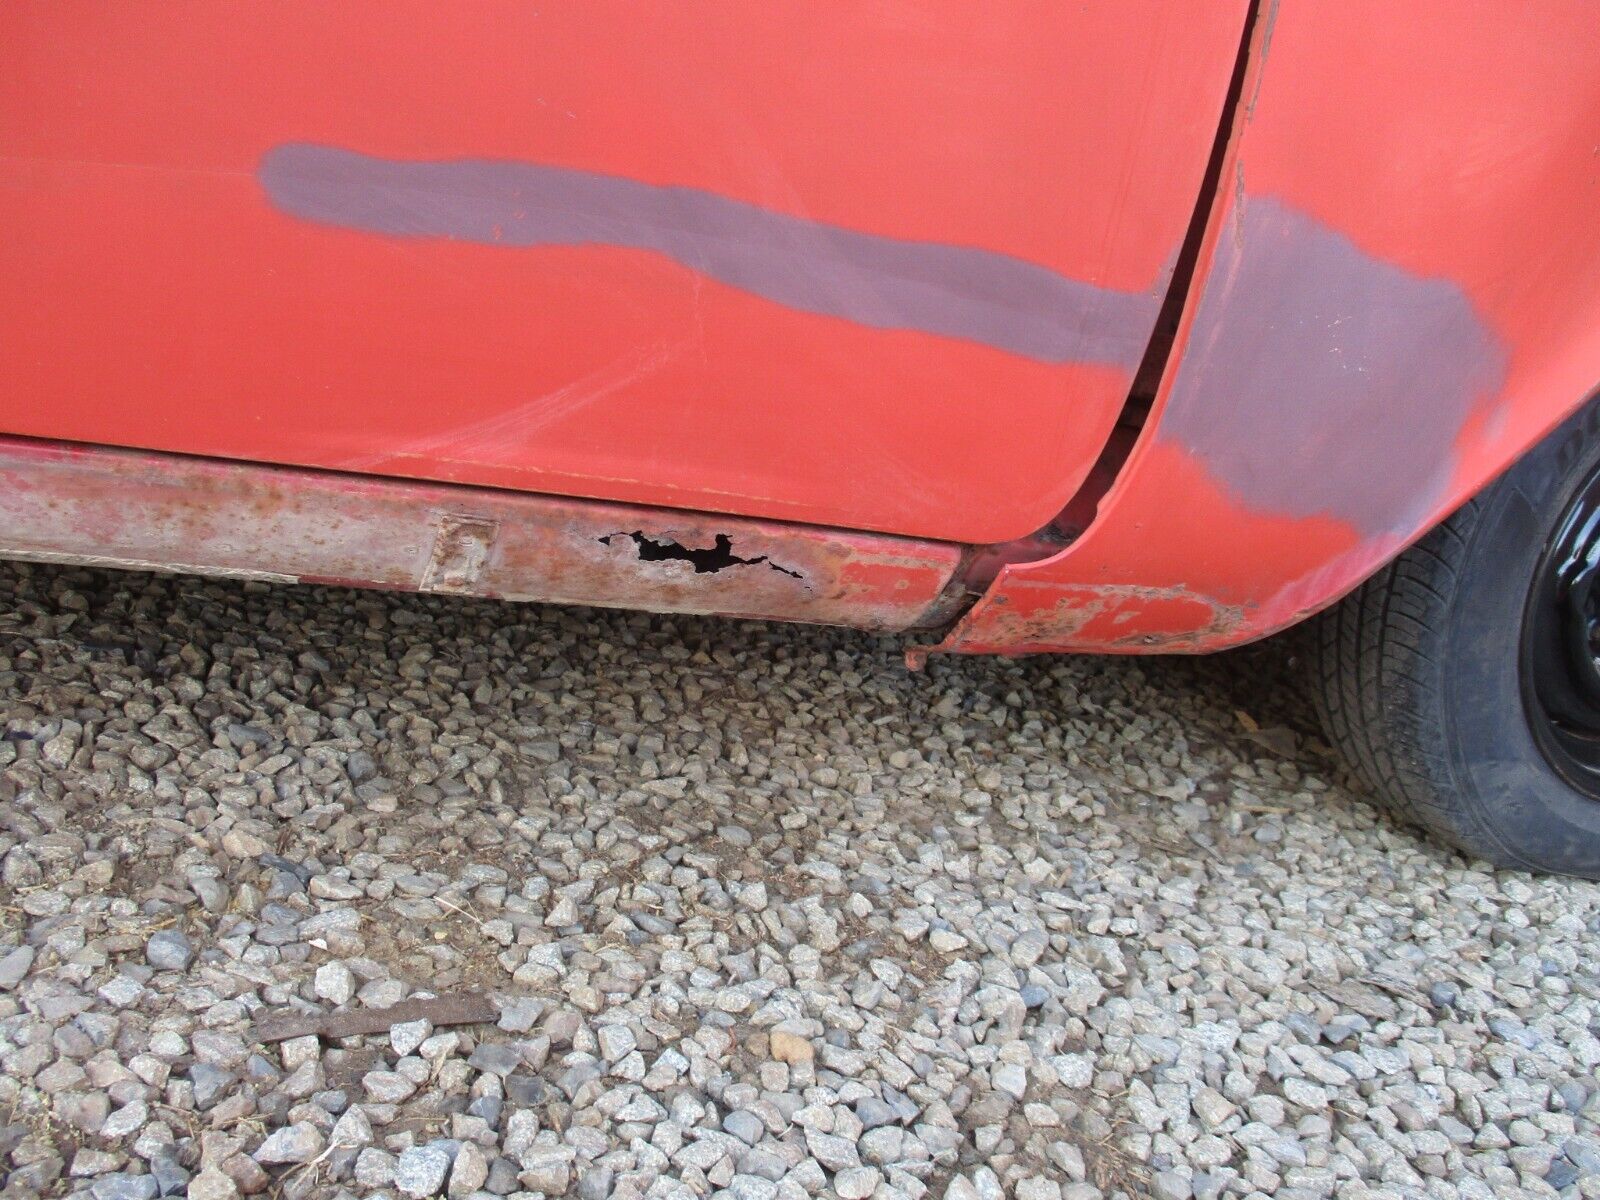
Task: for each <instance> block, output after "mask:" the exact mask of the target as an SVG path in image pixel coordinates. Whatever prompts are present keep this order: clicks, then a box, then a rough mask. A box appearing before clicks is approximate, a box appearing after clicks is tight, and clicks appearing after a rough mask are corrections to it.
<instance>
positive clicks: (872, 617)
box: [0, 437, 961, 631]
mask: <svg viewBox="0 0 1600 1200" xmlns="http://www.w3.org/2000/svg"><path fill="white" fill-rule="evenodd" d="M0 558H15V559H23V560H34V561H44V562H59V563H76V564H81V565H86V566H105V567H124V568H133V569H146V570H172V571H186V572H193V573H197V574H203V575H217V576H227V577H233V578H244V579H257V580H266V581H273V582H305V583H327V584H345V585H351V586H359V587H377V588H387V589H394V590H400V591H417V592H438V593H444V594H453V595H465V596H486V597H495V598H499V599H506V600H538V601H549V602H553V603H564V604H586V605H600V606H605V607H619V608H637V609H645V610H649V611H654V612H675V613H705V614H716V615H721V616H736V617H757V618H769V619H773V620H783V621H808V622H818V623H822V624H830V625H847V626H852V627H855V628H860V629H867V630H878V631H898V630H904V629H909V628H912V627H915V626H919V625H922V624H925V623H926V622H927V621H928V620H929V619H930V613H933V614H936V613H937V612H938V611H939V609H938V605H939V604H940V600H941V596H942V594H943V592H944V590H945V588H946V585H947V584H948V583H949V581H950V579H951V576H952V574H953V573H954V571H955V568H956V565H957V563H958V562H959V560H960V558H961V550H960V548H959V547H957V546H952V545H947V544H944V543H938V542H922V541H917V540H914V539H910V538H898V537H891V536H888V535H884V534H872V533H851V532H847V531H843V530H825V529H817V528H814V527H809V526H803V525H790V524H785V523H783V522H779V521H764V520H752V519H748V518H740V517H723V516H715V515H710V514H696V513H686V512H678V511H673V510H667V509H656V508H645V507H641V506H638V505H627V504H612V503H602V502H598V501H588V500H573V499H568V498H564V497H556V496H542V495H530V494H527V493H521V492H510V491H500V490H496V489H492V488H481V487H468V486H462V485H454V484H435V483H420V482H415V481H409V480H397V479H383V478H373V477H371V476H360V475H350V474H339V473H334V472H325V471H309V470H304V469H301V468H294V467H275V466H261V465H258V464H251V463H237V462H228V461H222V460H215V459H202V458H189V457H183V456H179V455H170V454H154V453H147V452H143V451H136V450H121V449H111V448H107V447H89V446H78V445H72V444H67V443H59V442H42V441H35V440H31V439H26V438H12V437H0Z"/></svg>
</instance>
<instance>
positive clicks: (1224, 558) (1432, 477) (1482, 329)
mask: <svg viewBox="0 0 1600 1200" xmlns="http://www.w3.org/2000/svg"><path fill="white" fill-rule="evenodd" d="M1597 214H1600V20H1597V19H1596V14H1595V10H1594V8H1593V6H1592V5H1589V4H1585V3H1576V2H1574V3H1557V2H1554V0H1548V2H1540V3H1531V4H1521V5H1515V6H1511V7H1507V6H1505V5H1503V4H1495V3H1488V2H1477V3H1467V4H1463V3H1461V2H1460V0H1437V2H1433V0H1430V2H1427V3H1412V4H1401V5H1395V4H1386V3H1380V2H1378V0H1357V2H1351V0H1346V2H1343V3H1339V4H1328V3H1321V2H1312V0H1283V3H1281V4H1276V3H1274V4H1269V5H1267V6H1265V7H1264V9H1263V12H1262V16H1261V19H1260V21H1259V22H1258V26H1257V29H1256V36H1255V47H1254V50H1253V54H1252V61H1251V63H1250V67H1249V73H1248V76H1247V78H1246V80H1245V86H1244V92H1243V99H1242V102H1241V104H1240V106H1239V109H1238V113H1237V120H1236V127H1235V131H1234V137H1233V142H1232V145H1231V147H1230V150H1229V153H1228V157H1227V160H1226V162H1225V163H1224V171H1223V183H1222V189H1221V193H1220V195H1219V197H1218V201H1217V205H1216V207H1215V209H1214V210H1213V213H1212V219H1211V221H1210V225H1209V228H1208V230H1207V234H1206V238H1205V242H1204V244H1203V247H1202V252H1201V256H1200V260H1199V266H1198V269H1197V273H1196V287H1195V288H1194V290H1193V292H1192V293H1191V295H1190V298H1189V303H1188V307H1187V309H1186V311H1185V313H1184V316H1183V320H1182V324H1181V326H1180V331H1179V341H1178V344H1177V347H1176V352H1175V353H1174V355H1173V357H1172V359H1171V361H1170V362H1169V365H1168V370H1167V372H1166V375H1165V377H1164V378H1163V379H1162V381H1161V387H1160V392H1159V395H1158V397H1157V403H1156V407H1155V410H1154V413H1153V416H1152V419H1151V420H1150V422H1149V424H1148V425H1147V426H1146V428H1145V430H1144V432H1143V435H1142V438H1141V441H1140V443H1139V445H1138V446H1137V448H1136V449H1135V451H1134V454H1133V456H1132V458H1131V460H1130V461H1129V463H1128V465H1127V467H1126V469H1125V470H1124V472H1123V473H1122V475H1121V476H1120V477H1119V479H1118V481H1117V483H1116V484H1115V485H1114V486H1113V488H1112V490H1111V491H1110V493H1109V494H1108V495H1107V496H1106V497H1105V499H1104V500H1103V501H1102V503H1101V505H1100V509H1099V513H1098V516H1097V517H1096V519H1095V520H1094V522H1093V523H1092V525H1091V526H1090V528H1089V530H1088V532H1087V533H1086V534H1085V536H1083V537H1082V538H1081V539H1080V540H1079V541H1077V542H1075V543H1074V544H1073V545H1071V546H1070V547H1068V548H1067V549H1065V550H1063V551H1062V552H1060V553H1059V554H1057V555H1056V556H1054V557H1053V558H1049V559H1045V560H1043V561H1038V562H1031V563H1026V564H1020V565H1013V566H1010V567H1008V568H1006V569H1005V570H1004V571H1002V573H1001V574H1000V576H999V578H998V579H997V580H996V582H995V583H994V585H993V587H992V588H991V589H990V591H989V593H988V594H987V595H986V596H985V597H984V598H983V600H981V601H980V602H979V604H978V605H977V607H975V608H974V609H973V610H972V611H971V612H970V613H969V614H968V616H967V617H966V619H965V620H964V621H963V622H962V623H961V625H960V627H959V628H958V629H957V630H956V631H955V632H954V633H953V634H952V635H951V636H950V637H949V638H948V639H947V640H946V642H945V643H944V646H943V647H942V648H943V649H951V650H959V651H967V652H974V653H978V652H985V651H1000V652H1006V653H1019V652H1028V651H1038V650H1089V651H1128V652H1136V651H1153V650H1181V651H1200V650H1214V649H1220V648H1222V647H1225V646H1229V645H1234V644H1237V643H1240V642H1244V641H1248V640H1250V639H1252V638H1257V637H1260V636H1263V635H1265V634H1268V633H1271V632H1273V631H1274V630H1277V629H1280V628H1283V627H1284V626H1286V625H1289V624H1290V623H1292V622H1293V621H1295V620H1296V619H1297V618H1299V617H1301V616H1303V615H1305V614H1307V613H1309V612H1312V611H1314V610H1316V609H1317V608H1319V607H1322V606H1324V605H1327V604H1329V603H1331V602H1332V601H1333V600H1334V599H1336V598H1337V597H1339V596H1340V595H1342V594H1343V593H1344V592H1346V591H1348V590H1349V589H1351V588H1352V587H1354V586H1355V585H1356V584H1357V583H1359V582H1360V581H1361V580H1362V579H1364V578H1365V577H1367V576H1368V575H1369V574H1371V573H1372V572H1373V571H1374V570H1376V569H1377V568H1378V567H1379V566H1380V565H1381V564H1382V563H1384V562H1385V561H1387V560H1388V559H1389V558H1391V557H1392V556H1393V555H1394V554H1396V553H1397V552H1398V551H1399V550H1400V549H1401V548H1402V547H1403V546H1405V545H1406V544H1407V543H1408V542H1410V541H1412V540H1414V539H1415V538H1416V537H1418V536H1420V535H1421V534H1422V533H1423V532H1424V531H1426V530H1427V529H1429V528H1430V527H1431V526H1432V525H1433V524H1435V523H1436V522H1437V521H1438V520H1440V519H1442V518H1443V517H1444V516H1445V515H1446V514H1448V513H1449V512H1450V511H1451V510H1452V509H1454V508H1455V507H1456V506H1458V505H1459V504H1460V503H1461V502H1462V501H1463V500H1464V499H1466V498H1467V497H1469V496H1471V495H1472V494H1473V493H1474V492H1476V491H1477V490H1478V489H1479V488H1480V487H1482V486H1483V484H1484V483H1485V482H1487V481H1488V480H1489V479H1491V478H1492V477H1493V476H1494V475H1496V474H1497V473H1498V472H1499V471H1501V470H1502V469H1503V468H1504V467H1505V466H1506V465H1507V464H1508V463H1509V462H1511V461H1513V460H1514V459H1515V458H1516V457H1517V456H1518V455H1519V454H1521V453H1522V452H1523V451H1524V450H1525V449H1526V448H1527V447H1528V446H1530V445H1531V444H1533V443H1534V442H1536V441H1537V440H1538V439H1539V438H1540V437H1541V436H1542V435H1543V434H1544V433H1545V432H1546V431H1548V430H1549V429H1550V428H1552V427H1553V426H1554V425H1556V424H1557V423H1558V422H1559V421H1560V420H1561V419H1562V418H1563V417H1564V416H1566V415H1567V414H1568V413H1570V412H1571V411H1572V410H1573V409H1574V408H1576V407H1577V406H1578V405H1579V404H1580V403H1581V402H1582V401H1583V400H1584V399H1585V398H1586V397H1587V396H1588V395H1590V394H1591V393H1592V392H1593V390H1594V389H1595V387H1596V384H1597V382H1600V219H1597Z"/></svg>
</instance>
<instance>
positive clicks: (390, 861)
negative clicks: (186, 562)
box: [0, 567, 1600, 1200]
mask: <svg viewBox="0 0 1600 1200" xmlns="http://www.w3.org/2000/svg"><path fill="white" fill-rule="evenodd" d="M0 590H4V591H5V592H6V593H7V595H6V600H7V602H6V603H5V604H3V605H0V631H3V632H5V633H7V635H8V636H7V637H6V638H4V639H0V673H4V674H5V677H6V679H5V682H6V687H5V689H3V690H4V698H3V699H0V717H3V718H4V722H5V728H6V732H7V735H8V736H7V737H6V738H4V739H0V789H3V790H0V795H3V796H4V797H5V799H4V801H0V809H3V816H4V820H3V821H0V881H3V883H4V886H5V887H6V888H8V889H11V890H10V892H9V893H8V895H9V896H10V900H9V901H8V904H9V909H8V911H10V912H11V917H10V923H8V924H6V926H5V928H4V930H3V931H0V935H3V936H4V937H5V939H6V940H7V948H5V949H3V950H0V1113H6V1112H14V1113H15V1114H17V1115H16V1117H15V1118H8V1120H14V1122H15V1123H14V1125H12V1126H4V1125H3V1123H0V1157H3V1159H4V1161H0V1171H9V1172H10V1174H9V1176H8V1177H7V1181H6V1182H7V1186H8V1187H10V1188H11V1190H13V1191H18V1194H19V1195H23V1194H27V1191H24V1190H19V1189H27V1190H29V1191H32V1192H34V1193H47V1194H54V1193H56V1192H61V1191H63V1190H64V1189H63V1187H60V1186H57V1180H58V1179H59V1178H60V1177H63V1176H64V1177H65V1178H66V1180H67V1186H71V1187H76V1188H77V1189H78V1193H79V1194H82V1193H87V1194H88V1195H90V1196H92V1197H98V1200H108V1198H110V1197H121V1193H122V1192H124V1191H128V1190H138V1191H142V1190H144V1189H148V1188H155V1189H156V1190H157V1191H159V1192H161V1193H162V1194H167V1195H172V1194H183V1193H184V1192H185V1191H189V1192H192V1193H193V1194H195V1195H197V1196H201V1197H205V1196H208V1195H214V1196H218V1197H222V1198H223V1200H231V1198H232V1197H234V1196H236V1195H239V1194H250V1195H261V1194H267V1195H272V1194H280V1193H281V1194H282V1195H283V1196H284V1198H285V1200H345V1197H348V1196H350V1195H367V1194H381V1195H388V1196H391V1197H393V1196H410V1195H413V1194H415V1195H417V1196H422V1195H427V1196H435V1195H438V1194H440V1192H447V1193H448V1194H449V1195H450V1196H452V1197H453V1198H454V1200H468V1198H471V1200H480V1198H481V1197H482V1196H484V1195H493V1196H513V1195H517V1194H518V1193H523V1194H527V1195H529V1196H531V1195H532V1194H534V1193H536V1192H543V1193H545V1194H548V1195H556V1194H571V1193H572V1192H574V1191H575V1192H576V1193H577V1194H578V1195H579V1196H580V1197H581V1198H582V1200H613V1198H615V1200H669V1198H670V1200H680V1198H684V1197H690V1196H697V1195H703V1196H717V1195H720V1196H728V1197H736V1198H743V1200H780V1198H781V1200H801V1198H802V1197H804V1196H813V1195H823V1194H834V1195H840V1196H848V1197H856V1198H858V1200H865V1197H866V1196H868V1195H871V1196H872V1197H874V1200H877V1198H878V1197H882V1200H923V1197H924V1194H925V1193H929V1194H931V1200H938V1198H939V1196H941V1195H943V1194H949V1195H951V1196H953V1197H956V1198H957V1200H1012V1198H1014V1200H1105V1198H1106V1196H1110V1195H1117V1196H1132V1195H1142V1194H1146V1193H1147V1192H1148V1193H1153V1194H1156V1195H1161V1196H1171V1197H1179V1196H1184V1197H1187V1196H1190V1195H1192V1196H1193V1197H1194V1200H1223V1198H1224V1197H1228V1196H1240V1197H1244V1196H1249V1195H1252V1194H1260V1195H1263V1196H1265V1195H1273V1196H1274V1197H1275V1198H1281V1200H1308V1198H1309V1197H1312V1196H1325V1195H1339V1196H1345V1195H1346V1194H1348V1195H1349V1196H1350V1197H1351V1198H1352V1200H1354V1198H1356V1197H1361V1198H1362V1200H1380V1198H1381V1200H1399V1198H1402V1197H1410V1196H1413V1195H1418V1196H1421V1195H1427V1196H1434V1195H1438V1196H1441V1197H1442V1196H1443V1195H1445V1194H1446V1193H1447V1192H1448V1193H1449V1194H1452V1195H1461V1196H1463V1197H1465V1198H1467V1200H1479V1198H1480V1197H1500V1196H1506V1197H1519V1196H1522V1195H1529V1196H1548V1195H1552V1194H1557V1193H1559V1194H1560V1195H1561V1196H1562V1197H1563V1200H1590V1197H1589V1196H1588V1194H1587V1193H1586V1192H1584V1191H1583V1189H1584V1188H1585V1187H1586V1186H1588V1179H1589V1177H1591V1176H1593V1175H1595V1174H1596V1172H1597V1171H1600V1150H1597V1149H1596V1147H1597V1146H1600V1142H1597V1140H1596V1122H1597V1119H1600V1096H1597V1095H1596V1094H1595V1093H1596V1089H1595V1088H1594V1086H1593V1083H1592V1080H1593V1079H1594V1078H1595V1075H1596V1072H1597V1070H1600V1036H1597V1033H1600V1007H1597V1005H1600V995H1597V993H1596V991H1595V988H1594V986H1593V980H1592V971H1590V970H1589V963H1588V959H1587V958H1586V957H1585V955H1586V953H1587V949H1586V948H1587V947H1588V946H1589V945H1590V944H1592V942H1593V940H1594V938H1595V936H1596V934H1600V888H1597V887H1596V886H1595V885H1592V884H1585V883H1578V882H1574V881H1565V880H1542V879H1541V880H1530V879H1528V878H1527V877H1526V876H1521V875H1518V874H1517V873H1514V872H1504V873H1498V874H1494V873H1487V872H1484V871H1482V870H1480V869H1479V866H1478V865H1476V864H1470V863H1465V862H1463V861H1461V860H1459V859H1457V858H1454V857H1453V856H1451V855H1449V854H1446V853H1444V852H1442V851H1439V850H1436V849H1435V848H1433V847H1432V846H1429V845H1427V844H1425V843H1422V842H1419V841H1417V840H1416V839H1415V838H1414V837H1413V836H1412V835H1411V834H1409V833H1407V832H1405V831H1402V830H1399V829H1398V828H1396V827H1394V826H1391V825H1389V824H1386V823H1380V822H1377V821H1375V820H1374V819H1373V818H1372V816H1371V814H1370V812H1369V811H1368V810H1367V808H1366V807H1365V799H1364V795H1363V794H1362V793H1359V792H1349V791H1346V790H1344V788H1343V787H1342V786H1341V785H1340V784H1339V783H1337V782H1336V781H1334V779H1333V777H1332V775H1331V773H1330V772H1331V764H1330V762H1329V760H1327V759H1326V758H1325V757H1323V756H1322V753H1323V752H1322V750H1321V749H1320V743H1319V742H1318V740H1317V738H1316V735H1315V733H1314V731H1313V730H1312V728H1311V727H1310V726H1309V725H1308V723H1307V716H1306V714H1305V713H1304V711H1303V708H1302V707H1301V702H1300V700H1299V699H1298V695H1297V693H1295V692H1294V690H1293V689H1292V687H1291V686H1290V683H1289V681H1288V677H1287V675H1283V676H1282V677H1281V678H1280V668H1285V669H1286V668H1287V665H1288V664H1287V662H1286V660H1284V659H1282V658H1281V651H1278V650H1275V649H1274V648H1272V647H1266V648H1264V649H1262V650H1260V651H1251V652H1249V653H1247V654H1244V655H1241V656H1238V657H1237V658H1236V659H1234V660H1232V662H1233V663H1234V664H1236V665H1230V662H1229V660H1222V661H1219V662H1215V663H1188V662H1184V663H1167V662H1163V661H1160V660H1151V661H1148V662H1138V663H1132V662H1130V663H1116V662H1093V661H1076V660H1055V661H1052V660H1048V659H1035V660H1027V661H999V660H996V661H985V660H978V659H955V660H950V661H946V662H940V663H937V664H936V665H935V667H934V668H933V669H931V670H930V671H929V672H927V673H926V674H924V675H920V676H915V677H913V676H908V675H906V674H904V673H903V672H902V671H901V669H900V668H899V666H898V665H897V663H896V661H895V660H894V657H893V654H892V653H891V652H890V649H891V648H889V647H888V646H887V644H886V643H883V642H880V641H875V640H873V639H871V638H867V637H862V636H859V635H855V634H849V633H844V632H840V631H830V630H807V629H783V628H778V627H769V626H756V625H751V626H743V625H731V624H729V625H724V624H718V623H715V622H711V621H703V622H701V621H693V620H688V619H683V620H667V619H658V618H646V617H639V616H634V615H630V614H604V613H594V612H583V611H579V610H564V609H519V608H506V607H502V606H497V605H490V604H482V605H477V604H471V603H463V602H459V601H455V600H451V599H449V598H444V597H415V596H412V597H406V596H395V595H378V594H372V593H365V594H357V593H349V592H341V591H335V590H328V591H319V590H316V589H309V588H307V589H296V588H277V587H269V586H264V585H258V584H243V583H230V582H222V581H203V580H183V579H167V578H156V577H150V576H135V575H102V574H96V573H94V572H86V571H81V570H75V569H70V568H47V567H29V568H26V569H23V568H12V567H0ZM104 641H116V642H118V643H119V644H120V643H123V642H125V643H126V644H128V645H130V646H135V647H140V648H141V649H139V650H138V651H137V652H136V653H134V654H133V655H132V657H129V656H127V655H123V654H120V653H119V654H111V655H107V654H106V653H104V651H103V650H101V649H100V648H99V647H100V646H101V645H102V644H103V642H104ZM146 647H148V649H143V648H146ZM1275 656H1277V657H1275ZM1234 680H1237V681H1238V683H1239V685H1238V686H1235V685H1234V682H1233V681H1234ZM1241 714H1242V715H1241ZM180 927H181V929H182V931H183V932H182V933H181V934H179V933H178V930H179V928H180ZM168 935H175V936H176V937H178V938H181V939H183V941H182V946H183V954H182V955H180V954H179V953H178V945H177V943H176V942H175V941H174V936H168ZM199 948H203V950H204V952H203V953H198V950H199ZM180 958H181V959H182V962H181V965H180ZM456 991H466V992H479V993H482V992H488V993H491V994H493V996H494V997H495V1002H496V1004H497V1005H498V1025H499V1028H498V1029H495V1028H493V1027H492V1026H490V1025H487V1024H473V1025H462V1026H455V1025H448V1024H440V1025H439V1027H438V1028H437V1029H435V1028H433V1023H432V1022H430V1021H429V1020H427V1019H423V1020H408V1021H405V1022H399V1023H396V1024H393V1025H381V1026H380V1027H379V1028H378V1029H377V1030H376V1031H375V1032H373V1033H370V1034H363V1035H358V1036H355V1037H350V1038H342V1037H327V1038H319V1037H317V1036H315V1035H311V1036H305V1037H301V1038H296V1039H291V1040H289V1041H287V1042H284V1043H281V1044H275V1045H273V1046H268V1047H262V1046H261V1045H259V1044H258V1042H257V1040H256V1035H257V1030H258V1026H259V1023H260V1022H261V1021H262V1020H263V1019H265V1018H267V1017H269V1016H272V1015H275V1014H278V1013H283V1012H299V1013H311V1012H323V1013H326V1012H328V1011H329V1010H331V1009H332V1008H334V1007H339V1006H344V1007H347V1008H354V1007H357V1006H359V1010H361V1011H372V1010H377V1009H382V1008H385V1007H387V1006H390V1005H393V1004H395V1003H398V1002H399V1001H401V1000H403V999H406V998H408V997H416V998H418V999H424V998H425V997H427V996H432V995H446V994H448V993H452V992H456ZM44 1112H48V1113H50V1114H51V1115H52V1120H53V1123H50V1124H37V1123H35V1122H34V1121H33V1117H32V1114H37V1113H44ZM13 1129H14V1130H15V1132H12V1130H13ZM429 1139H432V1140H429ZM69 1147H76V1148H77V1149H76V1152H75V1153H69V1152H68V1150H67V1148H69ZM252 1156H255V1157H252ZM180 1160H181V1162H182V1163H183V1164H187V1165H180ZM441 1160H442V1161H443V1162H444V1163H445V1166H444V1167H443V1168H442V1169H441V1167H440V1162H441ZM402 1161H403V1162H404V1169H403V1170H402ZM313 1162H314V1163H315V1166H314V1167H312V1166H308V1165H307V1164H309V1163H313ZM146 1163H148V1164H149V1167H150V1171H151V1174H149V1175H145V1174H142V1173H141V1172H142V1171H143V1170H144V1169H145V1168H144V1166H143V1164H146ZM73 1171H78V1172H79V1174H77V1175H73V1174H71V1172H73ZM191 1172H192V1175H193V1177H192V1179H191V1178H190V1173H191ZM397 1172H399V1173H400V1174H401V1175H403V1176H404V1177H405V1183H404V1186H403V1187H402V1186H401V1184H400V1183H398V1182H397V1178H396V1176H397ZM946 1181H948V1182H946ZM1101 1185H1104V1186H1105V1193H1104V1194H1103V1193H1102V1191H1101ZM419 1189H421V1190H419ZM1590 1190H1591V1191H1592V1190H1593V1189H1592V1188H1591V1189H1590ZM128 1200H132V1197H129V1198H128ZM139 1200H144V1198H143V1197H142V1196H141V1197H140V1198H139Z"/></svg>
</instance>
